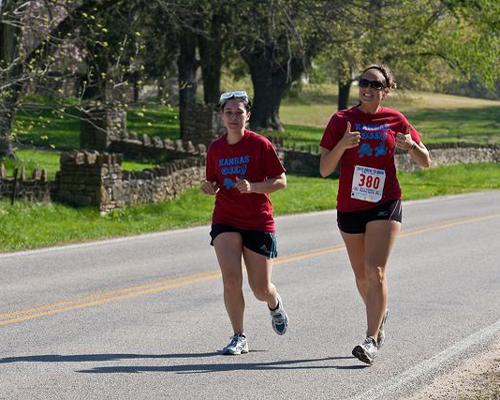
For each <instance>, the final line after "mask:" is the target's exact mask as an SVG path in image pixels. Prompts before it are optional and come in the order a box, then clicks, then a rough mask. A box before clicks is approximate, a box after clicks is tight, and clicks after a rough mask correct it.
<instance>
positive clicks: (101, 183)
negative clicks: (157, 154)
mask: <svg viewBox="0 0 500 400" xmlns="http://www.w3.org/2000/svg"><path fill="white" fill-rule="evenodd" d="M59 177H60V186H59V192H58V198H59V200H61V201H64V202H67V203H70V204H74V205H79V206H94V207H98V208H99V210H101V211H112V210H115V209H117V208H120V207H123V206H126V205H133V204H144V203H155V202H159V201H163V200H171V199H173V198H176V197H178V196H179V194H180V193H182V192H183V191H185V190H186V189H188V188H190V187H193V186H195V185H198V184H199V183H200V182H202V181H204V179H205V159H204V158H203V157H189V158H186V159H184V160H178V161H173V162H169V163H166V164H163V165H162V166H159V167H156V168H152V169H146V170H143V171H123V170H122V155H121V154H109V153H98V152H87V151H83V152H82V151H73V152H67V153H63V154H62V155H61V171H60V175H59Z"/></svg>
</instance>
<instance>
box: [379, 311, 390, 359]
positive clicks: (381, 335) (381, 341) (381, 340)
mask: <svg viewBox="0 0 500 400" xmlns="http://www.w3.org/2000/svg"><path fill="white" fill-rule="evenodd" d="M388 316H389V310H385V314H384V318H383V319H382V323H381V324H380V328H379V330H378V335H377V350H380V349H381V348H382V346H383V345H384V343H385V330H384V325H385V323H386V321H387V317H388Z"/></svg>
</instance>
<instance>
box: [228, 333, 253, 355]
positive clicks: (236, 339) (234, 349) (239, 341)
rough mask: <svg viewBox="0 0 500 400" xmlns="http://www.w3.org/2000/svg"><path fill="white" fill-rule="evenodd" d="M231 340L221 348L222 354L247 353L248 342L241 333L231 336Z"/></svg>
mask: <svg viewBox="0 0 500 400" xmlns="http://www.w3.org/2000/svg"><path fill="white" fill-rule="evenodd" d="M230 339H231V342H230V343H229V344H228V345H227V346H226V347H224V348H223V349H222V354H223V355H225V356H227V355H231V356H234V355H238V354H245V353H248V342H247V338H246V337H245V336H243V335H234V336H231V338H230Z"/></svg>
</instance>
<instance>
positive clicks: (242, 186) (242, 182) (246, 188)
mask: <svg viewBox="0 0 500 400" xmlns="http://www.w3.org/2000/svg"><path fill="white" fill-rule="evenodd" d="M236 189H238V190H239V191H240V193H250V192H251V187H250V182H248V181H247V180H246V179H240V177H239V176H237V177H236Z"/></svg>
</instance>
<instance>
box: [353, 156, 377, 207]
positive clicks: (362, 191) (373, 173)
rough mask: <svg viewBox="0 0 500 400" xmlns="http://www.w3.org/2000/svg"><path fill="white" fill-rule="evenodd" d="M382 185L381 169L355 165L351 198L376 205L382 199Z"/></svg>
mask: <svg viewBox="0 0 500 400" xmlns="http://www.w3.org/2000/svg"><path fill="white" fill-rule="evenodd" d="M384 183H385V171H384V170H383V169H377V168H370V167H363V166H362V165H356V168H355V169H354V177H353V178H352V188H351V198H353V199H357V200H363V201H369V202H371V203H376V202H378V201H380V199H382V193H383V192H384Z"/></svg>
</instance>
